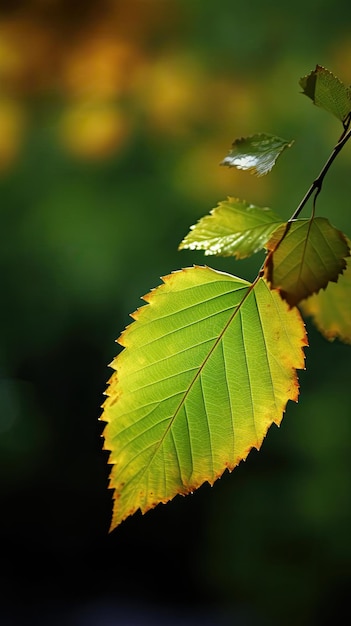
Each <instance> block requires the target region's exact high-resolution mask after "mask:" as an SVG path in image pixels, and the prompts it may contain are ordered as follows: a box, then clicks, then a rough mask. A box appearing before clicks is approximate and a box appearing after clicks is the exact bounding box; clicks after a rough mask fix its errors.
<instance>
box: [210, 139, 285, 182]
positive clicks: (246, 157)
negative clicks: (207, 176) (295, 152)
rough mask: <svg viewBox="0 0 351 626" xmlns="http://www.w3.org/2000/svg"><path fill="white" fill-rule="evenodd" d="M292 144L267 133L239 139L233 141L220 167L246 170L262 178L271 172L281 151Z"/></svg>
mask: <svg viewBox="0 0 351 626" xmlns="http://www.w3.org/2000/svg"><path fill="white" fill-rule="evenodd" d="M292 144H293V142H292V141H286V140H285V139H282V138H281V137H276V136H275V135H268V134H267V133H260V134H257V135H251V136H250V137H241V138H240V139H235V141H234V142H233V144H232V149H231V150H230V152H229V154H228V155H227V156H226V157H225V159H223V161H222V162H221V165H227V166H228V167H236V168H237V169H238V170H248V171H249V172H251V173H252V174H256V175H257V176H263V175H264V174H268V172H270V171H271V169H272V167H273V166H274V165H275V162H276V160H277V158H278V157H279V155H280V154H281V153H282V152H283V150H285V149H286V148H290V147H291V146H292Z"/></svg>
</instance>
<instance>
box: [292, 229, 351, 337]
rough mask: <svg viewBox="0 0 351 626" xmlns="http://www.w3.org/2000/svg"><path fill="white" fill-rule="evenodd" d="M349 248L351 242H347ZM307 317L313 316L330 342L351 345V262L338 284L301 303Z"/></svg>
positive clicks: (329, 285) (331, 284)
mask: <svg viewBox="0 0 351 626" xmlns="http://www.w3.org/2000/svg"><path fill="white" fill-rule="evenodd" d="M347 241H348V244H349V246H350V245H351V241H350V240H347ZM300 309H301V310H302V313H303V314H304V315H305V316H311V317H312V319H313V322H314V323H315V325H316V326H317V328H318V330H319V331H320V332H321V333H322V335H324V337H326V338H327V339H329V340H331V341H332V340H333V339H335V338H338V339H340V341H343V342H345V343H351V260H350V258H348V259H347V263H346V269H345V270H344V272H343V274H341V276H339V279H338V282H337V283H329V284H328V286H327V288H326V289H325V291H320V292H319V293H318V294H314V295H313V296H311V297H310V298H307V300H303V301H302V302H301V303H300Z"/></svg>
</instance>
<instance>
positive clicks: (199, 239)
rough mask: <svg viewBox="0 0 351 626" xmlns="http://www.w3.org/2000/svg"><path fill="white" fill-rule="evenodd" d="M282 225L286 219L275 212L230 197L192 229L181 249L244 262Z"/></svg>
mask: <svg viewBox="0 0 351 626" xmlns="http://www.w3.org/2000/svg"><path fill="white" fill-rule="evenodd" d="M280 224H282V220H281V219H279V217H277V216H276V215H275V214H274V213H273V211H272V210H271V209H269V208H266V207H265V208H260V207H257V206H254V205H253V204H247V202H245V201H244V200H239V199H238V198H228V200H224V201H223V202H219V203H218V206H217V207H216V208H215V209H212V211H211V212H210V214H209V215H206V216H205V217H203V218H201V219H200V220H199V221H198V222H197V224H195V225H194V226H191V229H190V232H189V233H188V234H187V236H186V237H185V238H184V239H183V241H182V242H181V244H180V246H179V250H184V249H189V250H205V255H210V254H216V255H218V256H235V257H236V258H237V259H243V258H245V257H248V256H250V255H251V254H254V253H255V252H258V251H259V250H261V249H262V248H263V247H264V246H265V244H266V243H267V241H268V239H269V237H270V236H271V234H272V233H273V231H274V230H275V229H276V228H277V227H278V226H279V225H280Z"/></svg>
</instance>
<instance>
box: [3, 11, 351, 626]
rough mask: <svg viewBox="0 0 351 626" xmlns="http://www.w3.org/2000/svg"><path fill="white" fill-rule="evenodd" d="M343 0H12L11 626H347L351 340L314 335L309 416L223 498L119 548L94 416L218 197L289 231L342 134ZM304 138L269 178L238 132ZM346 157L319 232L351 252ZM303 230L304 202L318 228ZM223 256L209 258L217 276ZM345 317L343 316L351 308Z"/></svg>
mask: <svg viewBox="0 0 351 626" xmlns="http://www.w3.org/2000/svg"><path fill="white" fill-rule="evenodd" d="M350 18H351V8H350V4H349V2H346V0H343V1H341V2H336V3H335V2H331V0H324V1H322V2H317V1H316V2H312V1H310V2H308V1H307V2H306V1H303V2H302V1H300V0H298V1H295V2H294V3H293V4H291V3H288V2H281V3H278V4H277V3H276V2H273V1H272V2H266V3H262V2H259V1H258V0H251V1H248V2H246V3H242V2H233V0H230V1H229V0H222V1H220V2H218V1H217V2H214V1H212V0H188V1H186V0H139V1H137V0H120V1H117V0H116V1H112V0H110V1H108V0H103V1H102V2H92V1H86V2H68V1H64V0H32V1H28V2H20V1H14V0H12V1H7V2H4V1H2V2H0V174H1V177H0V210H1V233H2V237H1V246H0V267H1V280H2V288H1V293H2V299H1V307H0V310H1V324H0V332H1V338H0V480H1V491H0V498H1V499H0V505H1V516H0V519H1V521H0V533H1V560H0V563H1V568H0V571H1V578H0V597H1V604H0V624H1V625H2V624H5V625H8V624H16V625H17V624H36V625H41V624H45V625H47V624H54V625H56V624H69V625H71V624H72V626H73V625H74V626H76V625H78V626H80V625H81V624H82V625H83V624H84V625H87V626H88V625H89V626H90V625H94V626H95V624H96V625H97V624H98V625H99V626H100V625H101V626H110V625H112V624H113V625H115V624H118V625H124V624H138V625H139V624H140V625H143V624H158V623H160V624H170V625H173V624H174V625H178V624H189V625H190V624H201V625H206V624H211V625H218V626H221V625H222V624H230V625H245V626H251V625H252V626H255V625H256V624H257V625H258V624H259V625H260V626H262V625H264V626H265V625H266V624H267V625H273V626H275V625H279V626H290V625H295V624H299V625H300V626H305V625H306V626H314V625H315V624H316V625H317V624H318V626H326V625H329V624H335V621H336V619H337V616H338V615H339V614H343V613H344V611H345V612H346V614H347V613H348V611H349V596H350V565H351V543H350V511H351V507H350V476H351V474H350V414H351V407H350V404H351V402H350V401H351V391H350V346H346V345H343V344H341V343H339V342H338V341H335V342H334V343H328V342H327V341H326V340H325V339H323V338H322V337H321V335H319V333H318V332H317V331H316V330H315V328H314V327H313V326H312V325H311V324H310V322H309V321H308V322H307V329H308V332H309V340H310V347H309V348H308V349H307V350H306V356H307V361H306V364H307V370H306V371H305V372H301V375H300V383H301V396H300V402H299V404H296V405H295V404H293V403H289V404H288V407H287V411H286V415H285V417H284V420H283V423H282V426H281V428H280V429H277V428H276V427H275V426H273V427H272V428H271V430H270V431H269V433H268V436H267V439H266V440H265V442H264V444H263V447H262V449H261V451H260V452H259V453H257V452H255V451H253V452H251V453H250V455H249V457H248V460H247V461H246V462H245V463H242V464H241V465H240V466H239V467H238V468H237V469H236V470H235V471H234V472H233V473H232V474H231V475H229V474H227V473H226V474H225V475H224V476H223V477H222V479H221V480H220V481H218V482H217V483H216V484H215V486H214V487H213V488H212V489H211V488H210V487H209V486H208V485H205V486H203V487H202V488H201V489H200V490H199V491H197V492H196V493H195V494H194V495H193V496H189V497H187V498H181V497H177V498H176V499H175V500H174V501H173V502H171V503H169V504H167V505H166V506H163V505H160V506H158V507H157V508H156V509H155V510H153V511H151V512H149V513H147V514H146V515H145V516H144V517H143V516H141V515H139V514H137V515H135V516H133V517H131V518H129V519H128V520H126V521H125V522H123V524H122V525H121V526H120V527H119V528H118V529H117V530H115V531H114V532H113V533H111V534H109V533H108V529H109V524H110V518H111V510H112V494H111V492H110V491H109V490H108V488H107V484H108V472H109V468H108V465H107V453H106V452H104V451H103V450H102V438H101V433H102V429H103V423H102V422H101V421H99V417H100V415H101V409H100V406H101V404H102V402H103V399H104V396H103V393H104V390H105V388H106V382H107V380H108V378H109V376H110V373H111V370H109V368H108V363H110V362H111V360H112V359H113V357H114V355H115V353H116V352H117V350H118V348H117V346H116V344H115V343H114V342H115V339H116V338H117V337H118V335H119V334H120V332H121V331H122V330H123V328H124V327H125V325H126V324H128V323H130V318H129V313H131V312H133V311H134V310H135V309H136V308H137V307H138V306H140V304H141V301H140V297H141V296H142V295H144V294H145V293H147V292H148V291H149V290H150V289H151V288H153V287H155V286H156V285H158V284H159V283H160V276H162V275H164V274H167V273H169V272H170V271H171V270H173V269H178V268H180V267H185V266H187V265H191V264H193V263H204V262H207V263H209V265H211V266H213V267H215V268H218V269H224V270H227V271H230V272H232V273H234V274H238V275H240V276H242V277H244V278H247V279H252V278H254V277H255V275H256V273H257V269H258V267H259V266H260V264H261V261H262V258H261V257H259V255H258V256H256V257H254V258H252V259H249V260H247V261H241V262H238V261H234V260H228V259H226V260H225V259H222V260H221V259H215V258H213V259H209V258H206V260H205V259H204V257H203V256H202V254H201V253H195V252H194V253H191V252H178V251H177V246H178V244H179V242H180V240H181V239H182V238H183V236H184V235H185V234H186V233H187V232H188V229H189V226H190V225H191V224H193V223H194V222H196V221H197V219H198V218H199V217H201V216H202V215H204V214H206V213H208V211H209V210H210V209H211V208H213V207H214V206H215V205H216V204H217V202H218V201H220V200H223V199H225V198H226V197H227V196H228V195H233V196H237V197H240V198H243V199H246V200H248V201H250V202H254V203H255V202H256V203H257V204H259V205H261V206H270V207H271V208H272V209H273V210H274V211H276V212H277V213H279V214H280V215H282V216H283V217H285V218H288V217H289V216H290V215H291V214H292V213H293V211H294V209H295V208H296V206H297V204H298V202H299V201H300V199H301V198H302V196H303V194H304V193H305V191H306V190H307V188H308V187H309V185H310V183H311V182H312V180H313V179H314V178H315V176H316V175H317V174H318V172H319V170H320V169H321V167H322V165H323V164H324V162H325V160H326V158H327V156H328V155H329V153H330V151H331V149H332V147H333V145H334V144H335V142H336V140H337V138H338V136H339V135H340V133H341V130H342V129H341V128H340V123H339V122H338V121H337V120H336V119H334V118H333V117H332V116H330V115H328V114H327V113H326V112H324V111H321V110H319V109H317V108H316V107H314V106H313V105H312V103H311V102H310V101H309V100H308V99H307V98H305V97H304V96H302V95H301V94H300V91H301V89H300V87H299V85H298V80H299V78H300V77H301V76H303V75H304V74H307V73H308V72H309V71H310V70H312V69H314V67H315V65H316V64H317V63H318V64H321V65H325V66H326V67H327V68H328V69H330V70H331V71H333V72H334V73H335V74H336V75H338V76H339V77H340V78H341V79H342V80H343V81H344V82H345V83H346V84H349V83H350V82H351V39H350ZM258 131H264V132H271V133H275V134H277V135H280V136H282V137H284V138H286V139H289V140H290V139H295V144H294V147H293V148H292V149H291V150H289V151H288V152H286V153H284V155H283V156H282V158H281V159H280V160H279V162H278V164H277V166H276V168H275V169H274V171H273V172H272V173H271V174H270V175H269V176H268V177H265V178H261V179H255V178H254V177H252V176H250V175H249V174H246V173H243V172H235V171H233V170H228V169H227V168H221V167H219V166H218V164H219V162H220V161H221V160H222V158H223V157H224V156H225V155H226V153H227V152H228V150H229V148H230V145H231V142H232V141H233V139H234V138H235V137H239V136H241V135H245V134H250V133H253V132H258ZM350 164H351V152H350V147H349V146H346V148H345V149H344V151H343V152H342V153H341V154H340V156H339V157H338V159H337V161H336V162H335V163H334V164H333V167H332V169H331V171H330V172H329V174H328V177H327V179H326V180H325V184H324V189H323V192H322V194H321V196H320V198H319V200H318V211H319V214H320V215H323V216H326V217H328V218H329V219H330V221H331V222H332V223H333V224H334V225H335V226H337V227H338V228H340V229H341V230H343V231H344V232H346V234H348V236H350V235H351V217H350V215H351V213H350V209H351V203H350ZM306 214H307V215H308V209H307V213H306ZM209 261H210V262H209ZM350 313H351V311H350Z"/></svg>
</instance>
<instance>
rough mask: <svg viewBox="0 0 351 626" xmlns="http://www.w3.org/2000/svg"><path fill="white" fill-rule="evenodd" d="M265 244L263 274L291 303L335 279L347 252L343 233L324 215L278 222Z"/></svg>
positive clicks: (342, 268) (295, 302) (344, 265)
mask: <svg viewBox="0 0 351 626" xmlns="http://www.w3.org/2000/svg"><path fill="white" fill-rule="evenodd" d="M267 248H268V250H270V251H271V253H270V254H268V256H267V260H266V263H265V276H266V278H267V280H268V282H269V283H270V284H271V286H272V287H273V288H274V289H279V291H280V293H281V295H282V297H283V298H285V300H286V301H287V302H288V303H289V304H290V306H294V305H296V304H298V302H300V300H303V299H304V298H307V297H308V296H310V295H312V294H313V293H317V292H318V291H319V290H320V289H323V288H325V287H326V286H327V284H328V282H329V281H336V280H337V279H338V276H339V274H340V273H341V272H342V271H343V270H344V269H345V267H346V260H345V257H347V256H349V247H348V244H347V241H346V239H345V236H344V235H343V234H342V233H341V232H340V231H339V230H337V229H336V228H334V226H332V225H331V224H330V222H329V221H328V220H327V219H326V218H324V217H316V218H311V219H303V220H296V221H294V222H289V223H288V224H285V225H283V226H280V227H279V228H278V229H277V230H276V231H275V232H274V233H273V235H272V237H271V239H270V241H269V242H268V244H267Z"/></svg>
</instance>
